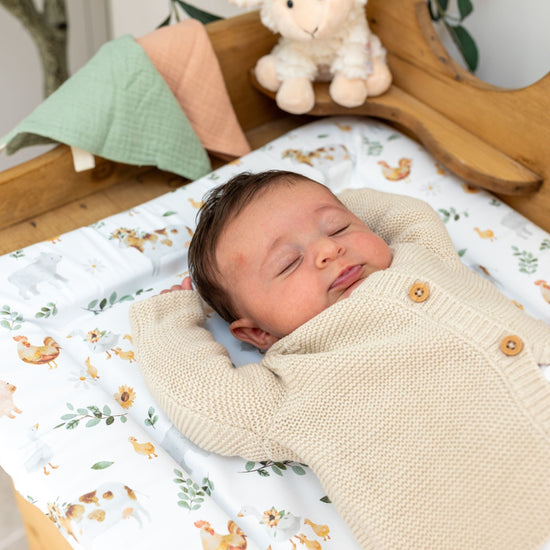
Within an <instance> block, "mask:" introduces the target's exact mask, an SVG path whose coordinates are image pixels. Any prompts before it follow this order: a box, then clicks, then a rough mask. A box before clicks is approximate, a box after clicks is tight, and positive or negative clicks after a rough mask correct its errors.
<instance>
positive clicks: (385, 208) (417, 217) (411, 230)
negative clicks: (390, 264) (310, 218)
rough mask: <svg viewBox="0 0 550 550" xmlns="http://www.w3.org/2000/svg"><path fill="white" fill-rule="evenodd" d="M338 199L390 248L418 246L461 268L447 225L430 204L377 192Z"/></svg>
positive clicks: (353, 192)
mask: <svg viewBox="0 0 550 550" xmlns="http://www.w3.org/2000/svg"><path fill="white" fill-rule="evenodd" d="M338 198H339V199H340V200H341V201H342V203H343V204H344V205H345V206H346V207H347V208H348V209H349V210H351V211H352V212H353V213H354V214H355V215H356V216H358V217H359V218H360V219H361V220H362V221H363V222H365V224H366V225H367V226H368V227H369V228H370V229H371V230H372V231H374V232H375V233H376V234H378V235H380V237H382V238H383V239H384V240H385V241H386V242H387V243H388V244H389V245H395V244H398V243H417V244H420V245H422V246H424V247H425V248H427V249H428V250H431V251H432V252H434V253H435V254H437V255H438V256H439V257H440V258H441V259H442V260H443V261H446V262H448V263H451V264H452V263H456V264H457V265H460V263H461V262H460V260H459V257H458V254H457V252H456V250H455V248H454V246H453V243H452V241H451V239H450V237H449V234H448V233H447V229H446V228H445V225H444V224H443V222H442V221H441V219H440V218H439V216H438V215H437V213H436V212H435V211H434V210H433V208H432V207H431V206H430V205H429V204H428V203H426V202H424V201H421V200H419V199H415V198H413V197H406V196H404V195H396V194H393V193H385V192H383V191H376V190H374V189H357V190H349V191H345V192H344V193H342V194H341V195H340V196H339V197H338Z"/></svg>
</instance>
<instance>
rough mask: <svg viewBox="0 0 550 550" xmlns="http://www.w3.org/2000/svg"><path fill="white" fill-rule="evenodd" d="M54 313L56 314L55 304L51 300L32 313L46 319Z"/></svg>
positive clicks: (38, 317)
mask: <svg viewBox="0 0 550 550" xmlns="http://www.w3.org/2000/svg"><path fill="white" fill-rule="evenodd" d="M54 315H57V306H56V305H55V304H54V303H53V302H48V303H47V304H46V305H45V306H44V307H41V308H40V311H38V312H36V313H35V314H34V316H35V317H36V318H37V319H47V318H48V317H51V316H54Z"/></svg>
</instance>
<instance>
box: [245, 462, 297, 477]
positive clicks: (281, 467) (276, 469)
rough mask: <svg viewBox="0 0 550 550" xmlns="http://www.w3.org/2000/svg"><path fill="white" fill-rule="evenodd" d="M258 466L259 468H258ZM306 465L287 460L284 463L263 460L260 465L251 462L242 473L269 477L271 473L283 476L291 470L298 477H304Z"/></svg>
mask: <svg viewBox="0 0 550 550" xmlns="http://www.w3.org/2000/svg"><path fill="white" fill-rule="evenodd" d="M256 464H258V466H256ZM303 466H305V465H304V464H299V463H297V462H292V461H291V460H285V461H283V462H274V461H273V460H262V461H260V462H258V463H256V462H253V461H251V460H249V461H248V462H247V463H246V464H245V467H244V471H243V472H240V473H241V474H247V473H250V472H256V473H257V474H258V475H259V476H261V477H269V476H270V475H271V474H270V472H269V470H271V472H273V473H274V474H275V475H278V476H281V477H282V476H283V473H284V472H286V471H288V468H290V469H291V470H292V471H293V472H294V473H295V474H296V475H298V476H304V475H306V471H305V470H304V468H303Z"/></svg>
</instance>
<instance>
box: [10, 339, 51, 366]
mask: <svg viewBox="0 0 550 550" xmlns="http://www.w3.org/2000/svg"><path fill="white" fill-rule="evenodd" d="M13 339H14V340H15V341H16V342H17V355H19V358H20V359H21V361H24V362H25V363H31V364H33V365H43V364H47V365H48V366H49V367H50V369H56V368H57V363H56V362H55V360H56V359H57V357H58V356H59V353H60V350H61V346H60V345H59V344H58V343H57V342H56V341H55V340H54V339H53V338H52V337H51V336H46V338H44V345H43V346H33V345H32V344H31V343H30V342H29V339H28V338H27V337H26V336H14V337H13Z"/></svg>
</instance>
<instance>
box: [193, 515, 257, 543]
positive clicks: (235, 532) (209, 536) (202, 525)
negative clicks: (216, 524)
mask: <svg viewBox="0 0 550 550" xmlns="http://www.w3.org/2000/svg"><path fill="white" fill-rule="evenodd" d="M195 527H198V528H199V529H200V530H201V542H202V548H203V550H246V547H247V542H246V535H245V534H244V533H243V531H242V530H241V529H240V528H239V526H238V525H237V524H236V523H235V522H234V521H232V520H229V521H228V522H227V530H228V531H229V533H228V534H227V535H219V534H218V533H216V532H215V531H214V529H212V527H211V526H210V523H208V522H207V521H204V520H199V521H195Z"/></svg>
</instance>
